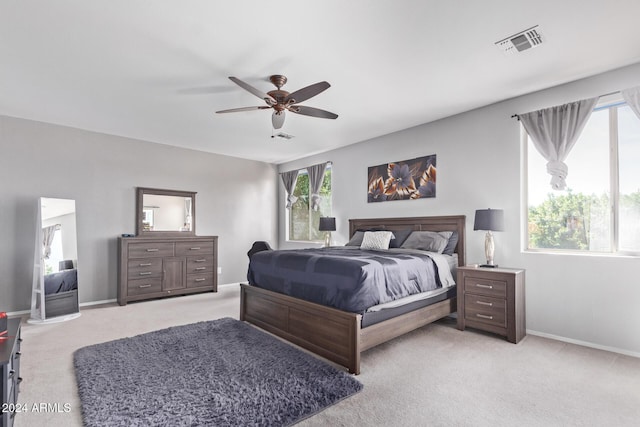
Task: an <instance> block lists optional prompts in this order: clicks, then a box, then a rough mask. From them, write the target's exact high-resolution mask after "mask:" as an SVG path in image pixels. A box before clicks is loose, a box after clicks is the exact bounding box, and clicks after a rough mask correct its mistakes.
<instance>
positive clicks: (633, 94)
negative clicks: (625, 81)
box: [620, 86, 640, 119]
mask: <svg viewBox="0 0 640 427" xmlns="http://www.w3.org/2000/svg"><path fill="white" fill-rule="evenodd" d="M620 93H621V94H622V97H623V98H624V100H625V101H626V103H627V104H628V105H629V107H631V109H632V110H633V112H634V113H636V116H638V118H639V119H640V86H637V87H633V88H631V89H625V90H621V91H620Z"/></svg>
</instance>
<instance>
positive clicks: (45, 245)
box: [42, 224, 60, 259]
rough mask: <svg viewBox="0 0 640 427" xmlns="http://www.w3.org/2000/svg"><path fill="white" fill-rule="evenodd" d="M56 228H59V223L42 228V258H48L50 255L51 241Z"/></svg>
mask: <svg viewBox="0 0 640 427" xmlns="http://www.w3.org/2000/svg"><path fill="white" fill-rule="evenodd" d="M56 230H60V224H56V225H50V226H49V227H43V228H42V257H43V258H44V259H49V256H50V255H51V243H53V236H54V235H55V234H56Z"/></svg>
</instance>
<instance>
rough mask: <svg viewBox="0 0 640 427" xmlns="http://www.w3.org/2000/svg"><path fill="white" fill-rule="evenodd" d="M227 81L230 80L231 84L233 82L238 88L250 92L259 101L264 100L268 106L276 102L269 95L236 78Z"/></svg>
mask: <svg viewBox="0 0 640 427" xmlns="http://www.w3.org/2000/svg"><path fill="white" fill-rule="evenodd" d="M229 80H231V81H232V82H234V83H235V84H237V85H238V86H240V87H241V88H242V89H244V90H246V91H248V92H251V93H252V94H254V95H255V96H257V97H258V98H260V99H264V101H265V102H266V103H267V104H269V105H275V104H276V100H275V99H274V98H273V97H272V96H271V95H269V94H268V93H265V92H262V91H261V90H258V89H256V88H255V87H253V86H251V85H250V84H248V83H245V82H243V81H242V80H240V79H239V78H237V77H229Z"/></svg>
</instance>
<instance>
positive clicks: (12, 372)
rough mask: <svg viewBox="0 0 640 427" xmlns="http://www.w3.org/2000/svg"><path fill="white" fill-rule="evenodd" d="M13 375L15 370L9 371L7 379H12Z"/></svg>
mask: <svg viewBox="0 0 640 427" xmlns="http://www.w3.org/2000/svg"><path fill="white" fill-rule="evenodd" d="M15 373H16V371H15V370H13V369H11V370H10V371H9V378H13V374H15Z"/></svg>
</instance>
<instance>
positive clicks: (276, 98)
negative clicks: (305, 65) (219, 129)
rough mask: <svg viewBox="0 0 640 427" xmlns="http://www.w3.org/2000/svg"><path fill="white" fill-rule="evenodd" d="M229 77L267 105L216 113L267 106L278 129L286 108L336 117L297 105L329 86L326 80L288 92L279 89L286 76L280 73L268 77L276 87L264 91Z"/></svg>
mask: <svg viewBox="0 0 640 427" xmlns="http://www.w3.org/2000/svg"><path fill="white" fill-rule="evenodd" d="M229 79H230V80H231V81H232V82H234V83H235V84H237V85H238V86H240V87H241V88H243V89H244V90H246V91H248V92H251V93H252V94H254V95H255V96H257V97H258V98H261V99H263V100H264V102H266V103H267V105H261V106H257V107H241V108H231V109H229V110H221V111H216V113H235V112H238V111H251V110H268V109H269V108H272V109H273V114H272V115H271V123H272V124H273V128H274V129H280V128H281V127H282V125H283V124H284V117H285V112H286V111H287V110H288V111H291V112H292V113H296V114H302V115H303V116H311V117H319V118H322V119H335V118H337V117H338V115H337V114H334V113H332V112H330V111H325V110H321V109H319V108H313V107H306V106H304V105H299V103H301V102H304V101H306V100H307V99H309V98H312V97H314V96H316V95H318V94H319V93H321V92H323V91H325V90H327V89H328V88H329V87H331V85H330V84H329V83H327V82H319V83H315V84H312V85H309V86H306V87H303V88H302V89H299V90H297V91H295V92H291V93H289V92H287V91H286V90H282V89H281V88H282V86H284V85H285V83H287V78H286V77H285V76H282V75H280V74H275V75H273V76H271V77H269V80H270V81H271V83H273V84H274V85H275V87H276V88H277V89H276V90H271V91H269V92H266V93H265V92H262V91H261V90H258V89H256V88H255V87H253V86H251V85H249V84H247V83H245V82H243V81H242V80H240V79H239V78H237V77H229Z"/></svg>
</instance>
